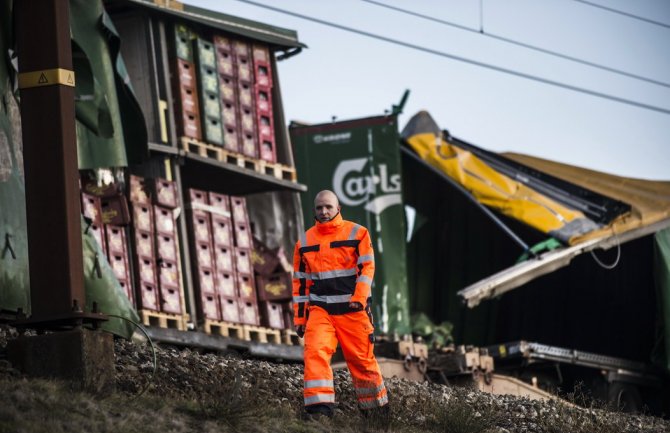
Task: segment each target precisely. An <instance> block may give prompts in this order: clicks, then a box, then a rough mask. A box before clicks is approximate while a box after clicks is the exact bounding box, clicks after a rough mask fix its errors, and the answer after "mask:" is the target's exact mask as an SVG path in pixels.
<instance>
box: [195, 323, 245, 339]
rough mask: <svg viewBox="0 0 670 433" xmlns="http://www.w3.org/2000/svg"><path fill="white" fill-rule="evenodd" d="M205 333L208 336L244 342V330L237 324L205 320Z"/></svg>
mask: <svg viewBox="0 0 670 433" xmlns="http://www.w3.org/2000/svg"><path fill="white" fill-rule="evenodd" d="M205 332H206V333H207V334H214V335H220V336H222V337H228V338H237V339H238V340H244V339H245V338H244V329H243V326H242V325H239V324H237V323H228V322H219V321H217V320H209V319H206V320H205Z"/></svg>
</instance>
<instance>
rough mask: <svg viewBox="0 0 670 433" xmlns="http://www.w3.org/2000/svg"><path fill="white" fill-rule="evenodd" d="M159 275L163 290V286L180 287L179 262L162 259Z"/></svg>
mask: <svg viewBox="0 0 670 433" xmlns="http://www.w3.org/2000/svg"><path fill="white" fill-rule="evenodd" d="M158 275H159V285H160V288H161V290H162V289H163V287H177V288H179V267H178V266H177V262H173V261H170V260H161V261H160V266H159V267H158ZM161 293H162V292H161Z"/></svg>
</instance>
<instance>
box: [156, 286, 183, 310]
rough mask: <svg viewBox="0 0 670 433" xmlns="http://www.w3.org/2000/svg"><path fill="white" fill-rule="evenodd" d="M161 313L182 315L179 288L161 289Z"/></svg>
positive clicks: (167, 287)
mask: <svg viewBox="0 0 670 433" xmlns="http://www.w3.org/2000/svg"><path fill="white" fill-rule="evenodd" d="M161 301H162V302H161V311H164V312H166V313H172V314H181V313H182V308H181V293H180V292H179V287H178V286H165V287H161Z"/></svg>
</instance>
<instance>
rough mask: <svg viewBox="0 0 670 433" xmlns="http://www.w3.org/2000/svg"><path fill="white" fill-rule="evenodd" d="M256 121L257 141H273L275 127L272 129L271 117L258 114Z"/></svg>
mask: <svg viewBox="0 0 670 433" xmlns="http://www.w3.org/2000/svg"><path fill="white" fill-rule="evenodd" d="M256 121H257V125H258V137H259V139H260V140H261V141H262V140H266V139H269V140H272V141H274V139H275V127H274V121H273V120H272V116H271V115H267V114H259V115H258V118H257V120H256Z"/></svg>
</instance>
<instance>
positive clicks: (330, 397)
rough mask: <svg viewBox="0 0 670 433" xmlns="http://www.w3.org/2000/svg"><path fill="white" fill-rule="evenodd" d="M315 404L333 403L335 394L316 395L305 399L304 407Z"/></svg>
mask: <svg viewBox="0 0 670 433" xmlns="http://www.w3.org/2000/svg"><path fill="white" fill-rule="evenodd" d="M316 403H335V394H317V395H313V396H311V397H306V398H305V406H307V405H310V404H316Z"/></svg>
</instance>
